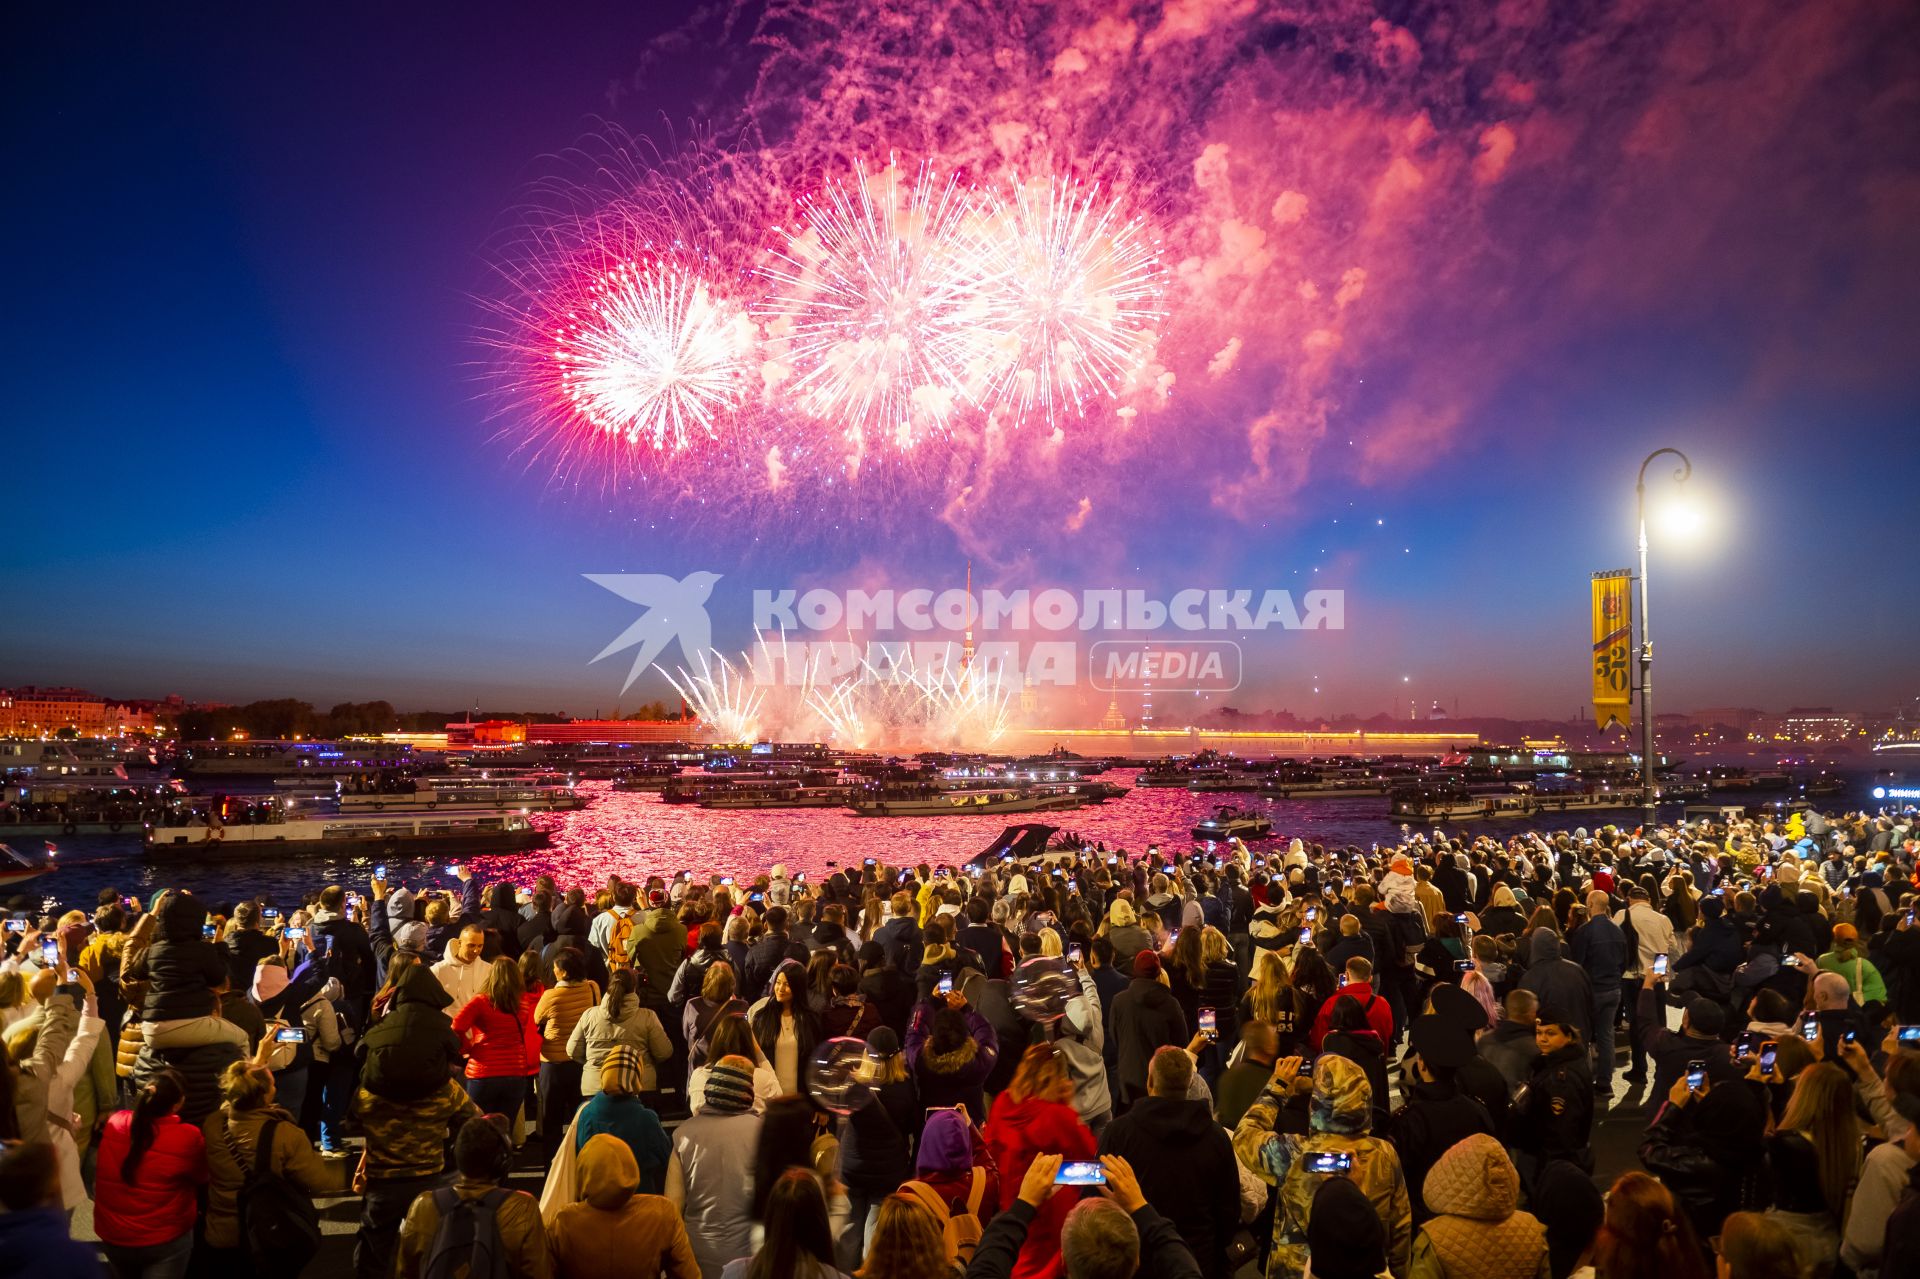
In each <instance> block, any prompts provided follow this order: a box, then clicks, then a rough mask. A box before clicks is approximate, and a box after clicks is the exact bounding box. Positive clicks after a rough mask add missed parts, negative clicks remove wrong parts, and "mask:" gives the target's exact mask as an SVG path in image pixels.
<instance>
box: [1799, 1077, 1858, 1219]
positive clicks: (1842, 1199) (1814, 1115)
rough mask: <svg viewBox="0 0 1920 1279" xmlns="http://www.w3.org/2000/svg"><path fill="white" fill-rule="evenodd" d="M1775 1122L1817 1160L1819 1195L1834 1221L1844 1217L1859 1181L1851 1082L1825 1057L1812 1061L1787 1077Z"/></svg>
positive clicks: (1856, 1122)
mask: <svg viewBox="0 0 1920 1279" xmlns="http://www.w3.org/2000/svg"><path fill="white" fill-rule="evenodd" d="M1780 1127H1781V1128H1783V1129H1790V1130H1792V1131H1794V1132H1797V1133H1799V1134H1800V1135H1801V1136H1803V1137H1805V1138H1806V1139H1807V1142H1808V1144H1810V1145H1811V1146H1812V1147H1813V1150H1814V1154H1815V1155H1817V1156H1818V1157H1819V1161H1820V1194H1821V1197H1822V1198H1823V1199H1825V1200H1826V1203H1827V1211H1828V1212H1829V1213H1831V1214H1833V1219H1834V1222H1835V1224H1838V1223H1840V1222H1843V1221H1845V1220H1846V1216H1847V1202H1848V1200H1850V1199H1851V1198H1852V1197H1853V1188H1854V1185H1855V1183H1857V1182H1858V1181H1859V1180H1860V1120H1859V1117H1858V1116H1857V1115H1856V1114H1855V1113H1854V1109H1853V1083H1852V1081H1851V1080H1850V1079H1848V1078H1847V1072H1846V1071H1844V1070H1842V1069H1841V1068H1840V1067H1838V1066H1836V1065H1834V1064H1833V1063H1832V1062H1830V1061H1821V1062H1815V1063H1814V1064H1813V1065H1811V1066H1808V1067H1807V1068H1806V1069H1805V1070H1803V1071H1801V1072H1800V1075H1799V1077H1798V1078H1797V1079H1795V1080H1794V1082H1793V1096H1792V1097H1791V1098H1789V1099H1788V1101H1787V1110H1786V1113H1785V1114H1783V1115H1781V1116H1780Z"/></svg>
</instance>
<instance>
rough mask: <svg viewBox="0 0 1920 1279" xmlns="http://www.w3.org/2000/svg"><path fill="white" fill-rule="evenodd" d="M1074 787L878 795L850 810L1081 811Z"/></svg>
mask: <svg viewBox="0 0 1920 1279" xmlns="http://www.w3.org/2000/svg"><path fill="white" fill-rule="evenodd" d="M1084 803H1086V799H1085V798H1084V797H1083V796H1082V795H1081V794H1080V793H1079V792H1078V790H1077V789H1075V788H1073V787H1060V788H1057V789H1048V790H1029V791H945V792H942V793H940V794H937V795H901V796H897V797H894V796H884V795H876V796H872V797H870V798H860V799H855V800H854V801H853V802H852V803H850V804H848V805H847V808H848V809H849V810H850V811H852V813H853V814H854V815H855V816H857V817H977V816H981V815H984V814H987V813H1050V812H1059V811H1063V810H1065V809H1070V808H1079V807H1080V806H1081V805H1082V804H1084Z"/></svg>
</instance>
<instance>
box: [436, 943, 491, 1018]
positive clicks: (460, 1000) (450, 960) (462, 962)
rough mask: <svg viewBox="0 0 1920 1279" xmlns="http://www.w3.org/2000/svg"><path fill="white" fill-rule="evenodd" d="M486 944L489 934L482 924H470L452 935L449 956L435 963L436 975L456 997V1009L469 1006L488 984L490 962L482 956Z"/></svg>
mask: <svg viewBox="0 0 1920 1279" xmlns="http://www.w3.org/2000/svg"><path fill="white" fill-rule="evenodd" d="M486 944H487V935H486V933H485V932H484V931H483V930H482V929H481V927H480V925H478V924H468V925H467V926H466V927H465V928H462V929H461V930H460V932H459V934H458V935H456V936H454V937H452V938H449V939H448V941H447V956H446V958H445V959H443V960H441V961H440V962H439V963H437V964H435V965H434V966H433V975H434V976H435V977H436V978H438V979H439V981H440V985H441V986H442V987H444V988H445V990H446V992H447V994H449V995H451V996H452V997H453V1003H452V1004H450V1005H449V1007H451V1008H452V1009H453V1010H454V1011H455V1012H458V1011H459V1010H460V1009H462V1008H465V1007H466V1006H467V1001H468V1000H469V999H472V998H473V997H474V996H475V995H478V994H479V993H480V991H481V988H482V987H484V986H485V985H486V984H487V972H488V967H489V966H488V965H487V964H486V963H484V962H482V960H481V958H480V953H481V951H482V950H484V949H485V947H486Z"/></svg>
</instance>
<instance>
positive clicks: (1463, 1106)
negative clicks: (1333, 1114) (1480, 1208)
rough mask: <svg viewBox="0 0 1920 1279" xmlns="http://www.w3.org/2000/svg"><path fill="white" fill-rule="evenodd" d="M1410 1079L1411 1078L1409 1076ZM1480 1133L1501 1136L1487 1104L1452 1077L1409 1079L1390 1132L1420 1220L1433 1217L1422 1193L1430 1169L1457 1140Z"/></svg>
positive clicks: (1414, 1215) (1416, 1219)
mask: <svg viewBox="0 0 1920 1279" xmlns="http://www.w3.org/2000/svg"><path fill="white" fill-rule="evenodd" d="M1408 1079H1409V1081H1411V1076H1408ZM1477 1132H1483V1133H1486V1134H1487V1135H1488V1136H1489V1137H1495V1138H1497V1137H1499V1135H1500V1133H1499V1131H1498V1130H1497V1129H1496V1128H1495V1127H1494V1123H1493V1116H1492V1115H1490V1114H1488V1113H1487V1108H1486V1107H1485V1106H1483V1105H1481V1104H1480V1103H1479V1102H1477V1101H1475V1100H1474V1099H1473V1098H1472V1097H1469V1096H1468V1095H1467V1094H1465V1093H1463V1092H1461V1091H1460V1089H1459V1087H1458V1085H1456V1084H1455V1083H1454V1082H1453V1081H1452V1080H1445V1081H1436V1082H1434V1083H1412V1082H1409V1084H1408V1087H1407V1104H1406V1105H1404V1106H1402V1107H1400V1109H1398V1110H1396V1111H1394V1112H1393V1118H1392V1119H1391V1120H1389V1121H1388V1124H1387V1131H1386V1136H1387V1137H1388V1138H1389V1139H1391V1140H1392V1142H1393V1145H1394V1149H1396V1150H1398V1151H1399V1152H1400V1167H1401V1169H1402V1170H1403V1171H1404V1172H1405V1173H1406V1176H1407V1194H1408V1195H1409V1196H1410V1197H1411V1198H1412V1199H1413V1220H1414V1223H1415V1224H1416V1225H1417V1224H1418V1223H1420V1222H1422V1221H1425V1220H1426V1219H1427V1218H1429V1217H1431V1216H1433V1213H1432V1212H1430V1211H1428V1209H1427V1205H1426V1200H1425V1199H1424V1198H1422V1196H1421V1188H1422V1187H1423V1186H1425V1185H1426V1182H1427V1173H1428V1172H1430V1171H1431V1170H1432V1169H1433V1166H1434V1165H1435V1164H1436V1163H1438V1162H1440V1156H1441V1155H1443V1154H1445V1153H1446V1152H1447V1151H1448V1150H1449V1149H1450V1148H1451V1147H1452V1146H1453V1145H1454V1144H1455V1143H1456V1142H1460V1141H1464V1140H1466V1139H1467V1138H1468V1137H1471V1136H1473V1135H1474V1134H1475V1133H1477Z"/></svg>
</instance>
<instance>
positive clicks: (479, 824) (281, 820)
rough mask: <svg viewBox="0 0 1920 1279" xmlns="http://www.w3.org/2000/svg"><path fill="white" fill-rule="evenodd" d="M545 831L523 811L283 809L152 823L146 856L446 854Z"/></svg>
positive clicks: (515, 844)
mask: <svg viewBox="0 0 1920 1279" xmlns="http://www.w3.org/2000/svg"><path fill="white" fill-rule="evenodd" d="M546 846H547V833H546V832H545V831H542V830H535V829H534V828H533V824H532V822H530V821H529V820H528V819H527V818H526V817H525V816H524V815H523V814H520V813H468V814H460V813H453V814H448V813H426V812H412V813H367V814H357V813H356V814H347V813H339V814H331V815H328V814H315V815H304V814H286V815H281V816H271V817H269V819H268V820H265V821H258V822H249V823H243V824H237V825H228V824H226V823H223V822H221V821H218V820H209V821H204V822H197V823H194V824H191V825H186V826H149V827H148V828H147V832H146V852H147V855H148V856H149V857H172V856H180V855H184V856H190V857H278V856H281V855H284V854H288V853H341V854H347V855H354V854H361V855H371V854H373V853H376V852H377V853H381V854H389V853H390V854H392V855H394V856H402V855H406V854H415V855H432V856H441V855H446V854H455V855H458V854H467V853H504V852H517V851H519V850H521V849H528V848H545V847H546Z"/></svg>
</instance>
